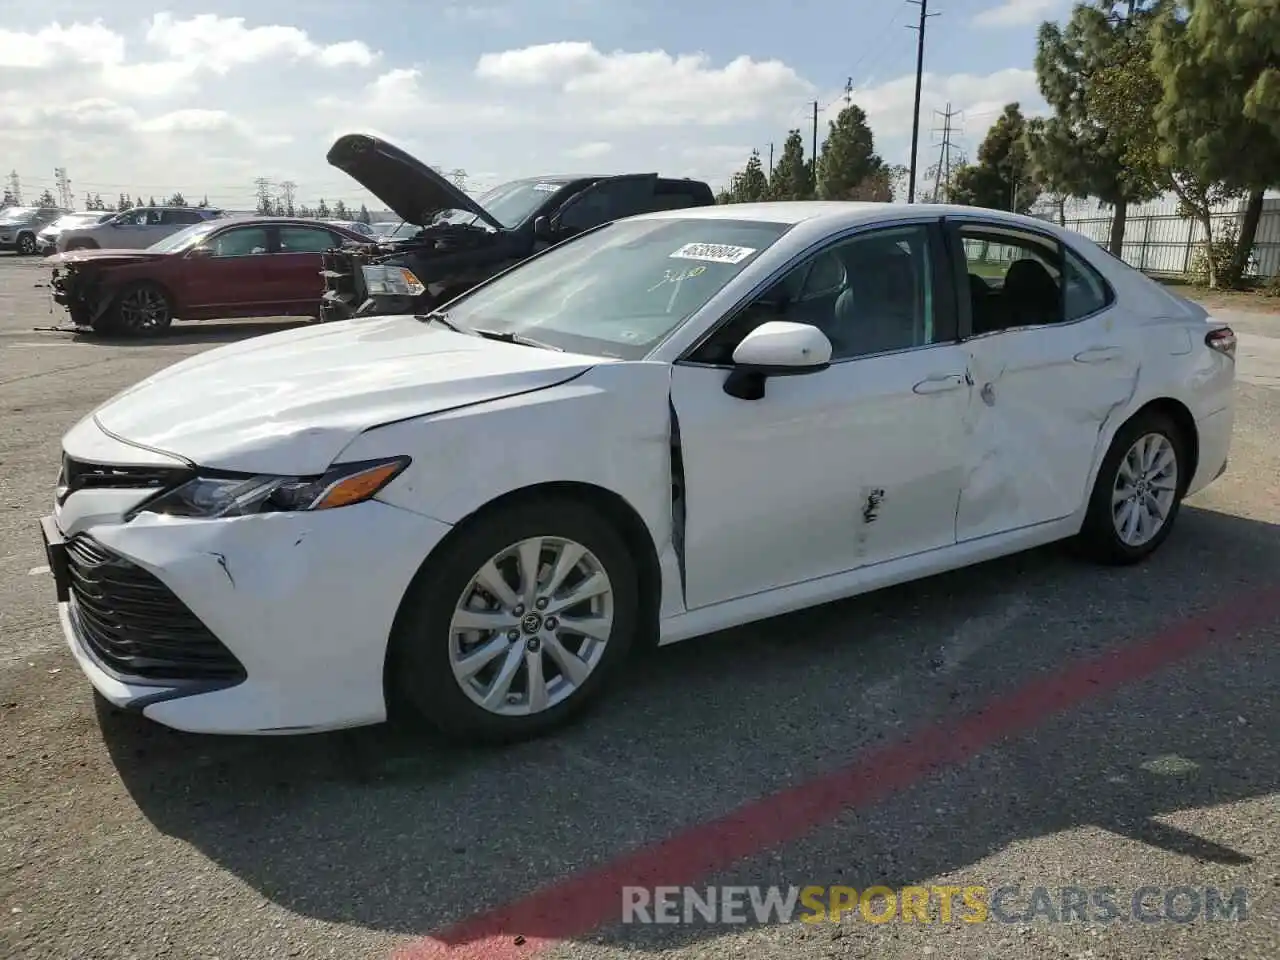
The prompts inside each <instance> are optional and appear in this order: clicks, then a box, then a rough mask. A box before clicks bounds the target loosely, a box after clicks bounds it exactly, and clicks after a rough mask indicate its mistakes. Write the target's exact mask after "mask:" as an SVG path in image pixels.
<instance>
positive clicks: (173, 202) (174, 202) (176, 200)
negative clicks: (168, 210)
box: [168, 191, 187, 207]
mask: <svg viewBox="0 0 1280 960" xmlns="http://www.w3.org/2000/svg"><path fill="white" fill-rule="evenodd" d="M168 204H169V206H171V207H185V206H186V205H187V198H186V197H184V196H183V195H182V193H181V192H180V191H178V192H175V193H174V195H173V196H171V197H170V198H169V200H168Z"/></svg>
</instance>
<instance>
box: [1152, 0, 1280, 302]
mask: <svg viewBox="0 0 1280 960" xmlns="http://www.w3.org/2000/svg"><path fill="white" fill-rule="evenodd" d="M1180 6H1181V7H1182V8H1183V9H1181V10H1180V9H1177V8H1175V7H1173V5H1172V4H1171V5H1170V7H1169V9H1166V10H1164V11H1163V12H1162V14H1161V15H1160V16H1159V17H1158V18H1157V21H1156V25H1155V30H1154V32H1153V36H1152V65H1153V70H1154V73H1155V75H1156V77H1157V78H1158V79H1159V80H1160V82H1161V93H1162V97H1161V100H1160V104H1159V106H1158V107H1157V110H1156V116H1155V119H1156V124H1157V127H1158V129H1159V131H1160V135H1161V140H1162V141H1163V142H1164V147H1165V156H1166V158H1167V159H1169V160H1170V161H1172V162H1174V163H1176V164H1177V165H1179V166H1182V167H1184V168H1186V169H1187V170H1189V171H1192V172H1194V174H1195V175H1196V177H1197V179H1198V181H1199V182H1200V183H1202V184H1203V183H1207V184H1210V185H1211V186H1212V185H1215V184H1217V185H1220V186H1219V187H1218V189H1219V190H1220V192H1223V193H1230V192H1232V191H1235V190H1239V191H1242V192H1247V193H1248V202H1247V204H1246V206H1245V214H1244V221H1243V223H1242V224H1241V227H1240V235H1239V241H1238V243H1237V244H1236V245H1235V250H1234V254H1233V256H1232V258H1231V261H1230V263H1229V264H1227V265H1226V268H1225V271H1224V273H1225V277H1224V279H1226V281H1227V282H1228V283H1231V284H1237V283H1239V282H1240V279H1241V278H1242V277H1243V275H1244V272H1245V268H1246V267H1247V265H1248V262H1249V256H1250V254H1251V253H1252V250H1253V245H1254V240H1255V238H1256V236H1257V232H1258V223H1259V221H1260V220H1261V217H1262V204H1263V199H1264V195H1265V193H1266V190H1267V188H1268V187H1272V186H1276V185H1277V184H1280V4H1277V3H1276V2H1275V0H1183V3H1182V4H1180ZM1206 246H1207V247H1211V246H1212V244H1206Z"/></svg>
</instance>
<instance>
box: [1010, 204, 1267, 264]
mask: <svg viewBox="0 0 1280 960" xmlns="http://www.w3.org/2000/svg"><path fill="white" fill-rule="evenodd" d="M1032 213H1033V214H1034V215H1035V216H1038V217H1041V218H1043V219H1045V220H1053V221H1055V222H1056V221H1057V219H1058V210H1057V207H1056V206H1055V205H1051V204H1045V203H1041V204H1039V205H1037V207H1036V209H1035V210H1033V211H1032ZM1064 213H1065V214H1066V217H1065V219H1066V226H1067V227H1068V229H1071V230H1075V231H1077V232H1078V233H1082V234H1084V235H1085V236H1086V237H1088V238H1089V239H1090V240H1093V241H1094V242H1095V243H1100V244H1102V245H1103V246H1104V247H1105V246H1106V245H1107V242H1108V241H1109V239H1110V237H1111V219H1112V213H1111V210H1110V208H1109V207H1103V206H1101V205H1100V204H1098V203H1097V202H1091V201H1087V200H1086V201H1073V202H1069V203H1068V204H1067V206H1066V209H1065V210H1064ZM1243 215H1244V203H1243V201H1242V202H1240V203H1232V204H1229V205H1226V206H1223V207H1220V208H1218V209H1217V210H1215V211H1214V213H1213V217H1212V221H1213V229H1214V236H1215V237H1221V236H1222V234H1221V230H1222V228H1223V227H1224V226H1225V225H1227V224H1230V223H1235V224H1236V227H1237V229H1238V228H1239V225H1240V222H1241V220H1242V218H1243ZM1204 241H1205V237H1204V228H1203V227H1202V226H1201V225H1200V224H1199V223H1198V222H1196V221H1195V220H1190V219H1187V218H1185V217H1182V216H1179V215H1178V211H1177V203H1176V201H1170V200H1158V201H1156V202H1155V203H1147V204H1141V205H1140V206H1136V207H1130V208H1129V213H1128V217H1127V218H1126V221H1125V230H1124V250H1123V253H1122V259H1123V260H1124V261H1125V262H1126V263H1128V264H1129V265H1130V266H1133V267H1137V268H1138V269H1139V270H1143V271H1145V272H1146V273H1150V274H1155V275H1157V276H1169V277H1174V276H1182V275H1183V274H1186V273H1187V272H1189V271H1190V269H1191V265H1192V263H1193V262H1194V260H1195V256H1196V251H1197V250H1198V249H1199V248H1200V247H1202V246H1203V244H1204ZM1248 274H1249V275H1250V276H1254V277H1259V278H1274V277H1280V197H1269V198H1267V199H1266V200H1264V201H1263V206H1262V219H1261V220H1260V221H1259V223H1258V234H1257V238H1256V240H1255V242H1254V247H1253V258H1252V260H1251V261H1250V264H1249V270H1248Z"/></svg>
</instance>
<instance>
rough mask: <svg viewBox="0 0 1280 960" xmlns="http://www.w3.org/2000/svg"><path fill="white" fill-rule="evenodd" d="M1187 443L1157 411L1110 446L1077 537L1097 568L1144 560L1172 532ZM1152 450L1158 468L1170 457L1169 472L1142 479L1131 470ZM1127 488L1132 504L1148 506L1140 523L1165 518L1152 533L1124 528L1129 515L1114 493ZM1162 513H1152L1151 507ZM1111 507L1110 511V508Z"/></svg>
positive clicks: (1184, 486)
mask: <svg viewBox="0 0 1280 960" xmlns="http://www.w3.org/2000/svg"><path fill="white" fill-rule="evenodd" d="M1187 439H1188V438H1186V437H1184V436H1183V435H1182V431H1181V430H1180V429H1179V428H1178V426H1177V424H1175V423H1174V422H1173V421H1172V420H1171V419H1170V418H1169V417H1167V416H1165V415H1164V414H1161V413H1159V412H1158V411H1154V410H1152V411H1147V412H1144V413H1139V414H1138V415H1137V416H1135V417H1134V418H1133V419H1131V420H1129V421H1128V422H1127V423H1125V424H1124V425H1123V426H1122V427H1121V428H1120V429H1119V430H1118V431H1117V432H1116V435H1115V437H1114V438H1113V439H1112V441H1111V447H1110V448H1109V449H1108V450H1107V455H1106V456H1105V457H1104V458H1103V460H1102V466H1101V467H1100V468H1099V470H1098V479H1097V480H1096V481H1094V485H1093V493H1092V494H1091V495H1090V497H1089V508H1088V511H1087V512H1086V514H1085V521H1084V525H1083V527H1082V529H1081V531H1080V535H1079V537H1078V538H1077V541H1078V545H1079V546H1080V548H1081V549H1082V551H1083V553H1084V554H1085V556H1087V557H1088V558H1089V559H1091V560H1094V561H1096V562H1098V563H1105V564H1111V565H1125V564H1132V563H1138V562H1139V561H1142V560H1145V559H1146V558H1147V557H1149V556H1151V554H1153V553H1155V551H1156V550H1157V549H1158V548H1159V546H1160V544H1162V543H1164V541H1165V539H1166V538H1167V537H1168V536H1169V534H1170V532H1171V531H1172V530H1173V525H1174V521H1176V520H1177V518H1178V512H1179V510H1180V509H1181V507H1182V497H1183V495H1184V494H1185V493H1186V489H1187V484H1188V483H1189V482H1190V480H1191V478H1190V476H1188V475H1187V468H1188V466H1189V464H1188V456H1187V446H1188V444H1187ZM1140 443H1141V444H1145V445H1146V447H1145V449H1146V450H1148V451H1151V457H1152V458H1153V461H1154V463H1155V465H1156V466H1157V467H1158V466H1159V465H1160V464H1162V463H1164V462H1165V461H1166V460H1167V458H1168V456H1169V454H1172V458H1173V459H1172V467H1171V471H1170V469H1164V470H1158V469H1152V470H1150V471H1148V473H1147V477H1146V480H1145V481H1144V480H1142V479H1141V473H1140V471H1138V470H1135V467H1137V466H1140V464H1138V463H1137V458H1139V457H1141V455H1142V453H1143V450H1142V449H1140V448H1139V446H1138V445H1139V444H1140ZM1122 469H1123V470H1125V471H1126V473H1127V474H1131V475H1133V476H1134V477H1135V482H1133V483H1130V482H1128V481H1127V480H1126V479H1124V478H1122V477H1121V471H1122ZM1120 487H1127V488H1128V489H1129V490H1130V491H1133V494H1132V496H1136V500H1133V501H1132V505H1134V506H1141V505H1142V504H1147V505H1148V506H1147V507H1145V508H1143V509H1142V510H1141V515H1140V517H1139V518H1138V519H1145V520H1146V521H1147V522H1148V523H1149V522H1150V521H1151V520H1152V519H1154V518H1156V516H1157V512H1162V513H1163V520H1162V521H1160V523H1159V526H1158V527H1157V528H1155V529H1154V532H1151V530H1150V528H1149V527H1148V528H1145V529H1144V527H1142V526H1139V527H1137V528H1134V527H1132V526H1126V524H1125V523H1124V521H1125V520H1127V519H1128V518H1129V517H1130V516H1131V510H1130V508H1129V507H1128V506H1126V505H1125V503H1123V502H1120V503H1117V502H1115V500H1114V497H1115V496H1119V495H1120V494H1119V493H1118V488H1120ZM1144 489H1145V490H1146V491H1148V493H1149V494H1150V496H1148V497H1146V498H1144V497H1143V495H1142V493H1141V491H1142V490H1144ZM1153 501H1154V506H1158V507H1160V508H1161V510H1160V511H1156V512H1153V507H1152V504H1153ZM1113 504H1114V506H1113ZM1134 530H1136V532H1137V534H1138V536H1133V537H1126V536H1125V535H1124V534H1125V533H1128V532H1131V531H1134Z"/></svg>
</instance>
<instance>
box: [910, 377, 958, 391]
mask: <svg viewBox="0 0 1280 960" xmlns="http://www.w3.org/2000/svg"><path fill="white" fill-rule="evenodd" d="M964 384H965V377H964V374H963V373H943V374H938V375H937V376H933V377H926V378H925V379H923V380H921V381H920V382H919V383H917V384H916V385H915V386H914V387H912V388H911V389H912V390H913V391H915V392H916V393H942V392H943V391H945V390H959V389H960V388H961V387H962V386H964Z"/></svg>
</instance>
